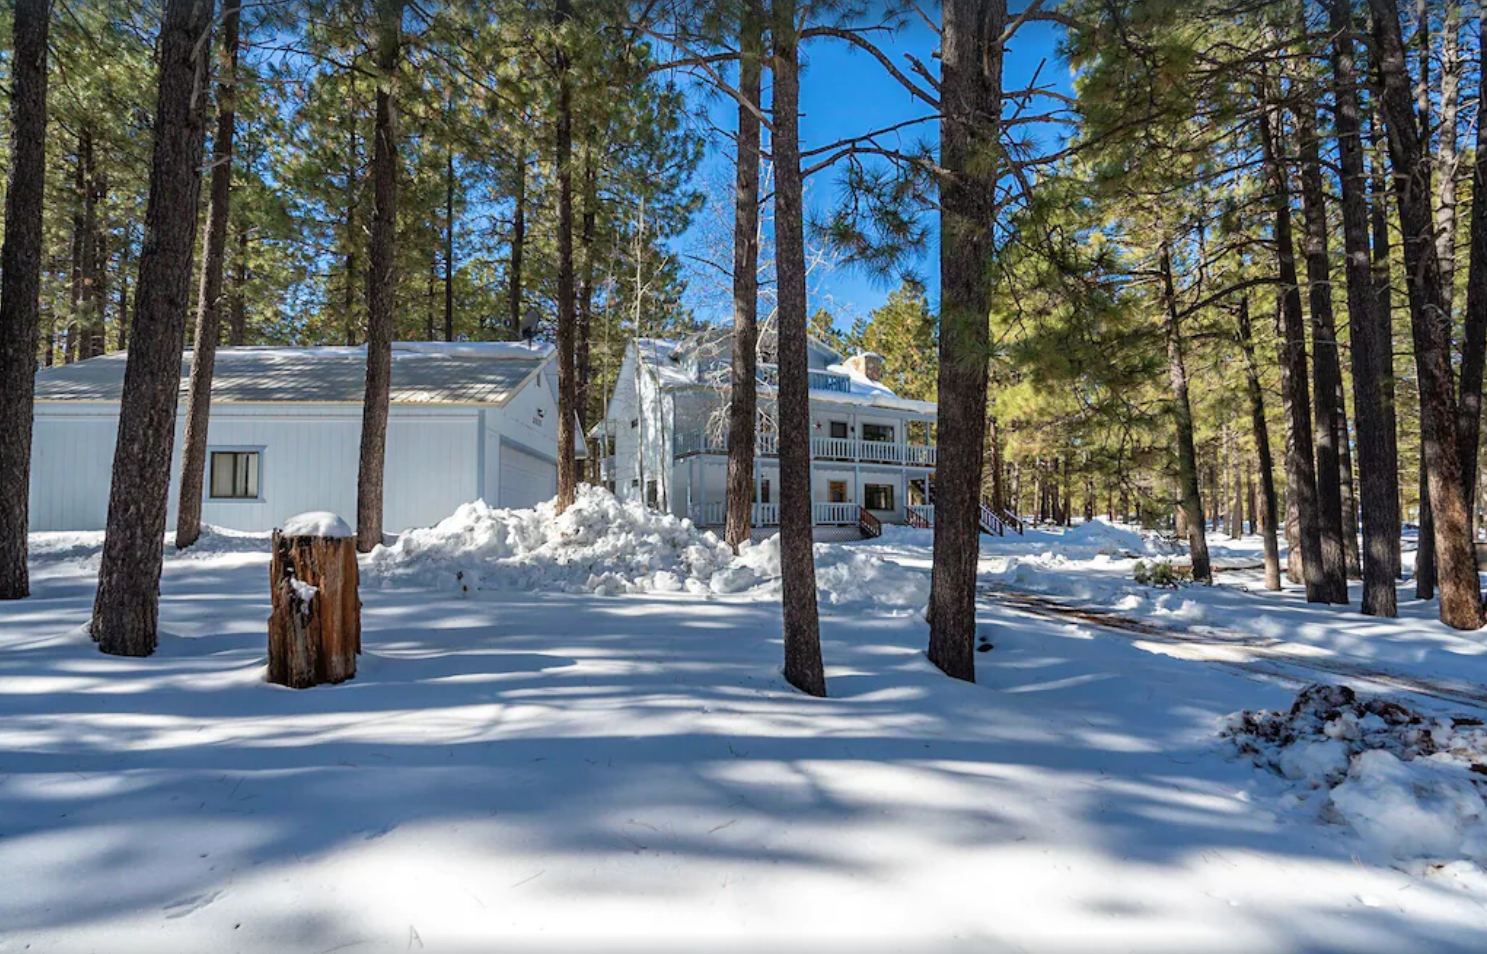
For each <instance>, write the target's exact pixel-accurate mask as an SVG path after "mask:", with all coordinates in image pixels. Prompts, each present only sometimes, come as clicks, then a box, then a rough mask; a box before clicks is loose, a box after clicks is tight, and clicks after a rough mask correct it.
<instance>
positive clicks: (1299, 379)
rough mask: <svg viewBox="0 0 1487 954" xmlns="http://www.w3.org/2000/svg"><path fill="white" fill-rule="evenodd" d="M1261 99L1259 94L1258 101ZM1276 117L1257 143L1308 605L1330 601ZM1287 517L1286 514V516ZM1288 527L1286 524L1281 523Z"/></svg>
mask: <svg viewBox="0 0 1487 954" xmlns="http://www.w3.org/2000/svg"><path fill="white" fill-rule="evenodd" d="M1266 99H1267V97H1265V96H1264V94H1263V93H1262V97H1261V102H1262V103H1264V102H1265V101H1266ZM1276 118H1277V117H1276V115H1275V114H1273V112H1272V108H1271V107H1269V106H1266V107H1265V108H1264V109H1263V110H1262V112H1261V115H1260V124H1259V128H1260V144H1261V150H1262V152H1263V155H1264V162H1265V168H1266V172H1267V173H1268V175H1269V178H1270V200H1271V204H1272V209H1273V214H1274V216H1275V245H1276V266H1277V271H1278V277H1279V278H1280V285H1281V290H1280V296H1281V301H1280V305H1281V308H1280V319H1281V321H1282V326H1281V328H1280V337H1281V341H1282V343H1283V344H1282V351H1281V355H1282V357H1281V388H1282V390H1283V391H1284V392H1285V394H1286V402H1285V403H1286V414H1287V419H1288V420H1287V423H1288V425H1289V426H1288V428H1287V440H1286V488H1287V490H1286V493H1287V495H1288V505H1287V509H1289V505H1290V503H1292V502H1294V504H1295V507H1296V517H1297V536H1298V538H1299V539H1298V543H1299V545H1300V546H1299V549H1300V551H1301V573H1302V577H1303V579H1304V580H1305V582H1306V600H1307V602H1308V603H1326V602H1329V601H1330V600H1331V594H1330V593H1329V591H1328V588H1327V584H1326V580H1325V576H1324V571H1323V564H1322V543H1321V534H1320V524H1319V520H1318V515H1317V476H1316V470H1315V467H1314V464H1313V459H1312V448H1313V445H1312V433H1311V414H1310V411H1311V397H1310V393H1309V389H1308V387H1307V380H1306V321H1305V319H1304V318H1303V316H1302V311H1301V288H1300V283H1299V279H1298V277H1297V274H1296V247H1295V244H1294V237H1293V235H1292V231H1291V199H1290V190H1289V187H1288V186H1287V184H1286V169H1285V165H1284V162H1283V160H1282V159H1281V153H1280V150H1279V148H1278V145H1277V142H1276V129H1275V126H1274V125H1273V123H1274V121H1275V119H1276ZM1288 516H1289V515H1288ZM1287 522H1289V520H1288V521H1287Z"/></svg>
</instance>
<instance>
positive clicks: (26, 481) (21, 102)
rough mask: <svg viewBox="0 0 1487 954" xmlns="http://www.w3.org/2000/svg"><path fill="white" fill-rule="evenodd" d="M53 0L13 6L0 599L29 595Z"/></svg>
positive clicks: (0, 426) (3, 269)
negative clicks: (49, 52) (35, 405)
mask: <svg viewBox="0 0 1487 954" xmlns="http://www.w3.org/2000/svg"><path fill="white" fill-rule="evenodd" d="M50 20H51V0H16V2H15V6H14V8H13V11H12V14H11V36H12V39H13V44H12V46H11V59H10V64H11V68H10V169H9V172H8V174H7V176H6V186H5V241H4V246H3V248H0V434H4V435H5V439H4V440H0V599H4V600H18V599H22V598H24V597H26V596H29V595H30V592H31V581H30V575H29V573H28V571H27V568H26V557H27V539H28V538H27V533H28V532H29V530H30V495H31V423H32V413H33V409H34V398H35V393H36V390H35V388H36V336H37V329H38V327H39V319H40V311H41V302H40V298H41V238H42V195H43V193H44V192H45V191H46V87H47V73H46V53H47V33H48V27H49V25H50Z"/></svg>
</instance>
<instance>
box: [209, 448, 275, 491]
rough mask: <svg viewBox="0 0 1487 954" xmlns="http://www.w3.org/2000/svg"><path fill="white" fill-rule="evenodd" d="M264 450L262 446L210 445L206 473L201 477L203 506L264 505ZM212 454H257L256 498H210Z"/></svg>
mask: <svg viewBox="0 0 1487 954" xmlns="http://www.w3.org/2000/svg"><path fill="white" fill-rule="evenodd" d="M265 451H266V448H265V447H264V445H262V444H258V445H252V444H221V445H216V444H210V445H208V446H207V466H206V473H205V474H204V475H202V476H203V477H204V478H205V479H203V480H202V482H201V484H202V486H201V493H202V498H201V500H202V503H204V504H252V503H264V502H265V500H266V498H265V497H264V493H263V473H264V471H263V459H264V457H265V456H266V454H265ZM213 454H257V455H258V496H256V497H214V496H212V455H213Z"/></svg>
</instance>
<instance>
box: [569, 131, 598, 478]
mask: <svg viewBox="0 0 1487 954" xmlns="http://www.w3.org/2000/svg"><path fill="white" fill-rule="evenodd" d="M598 227H599V170H598V168H597V167H596V165H595V161H594V149H593V148H592V147H587V148H585V149H584V155H583V216H582V218H581V219H580V221H579V229H578V267H579V271H578V315H577V319H576V325H577V326H576V328H575V329H574V337H575V338H576V339H577V340H576V341H575V342H574V352H573V373H574V378H575V381H576V383H575V385H574V389H575V392H576V393H575V395H574V403H575V405H577V408H578V437H579V439H580V440H582V441H583V442H584V444H585V446H587V447H589V452H588V460H589V461H590V462H591V464H592V465H593V469H592V474H593V480H594V482H596V483H597V482H598V480H599V449H598V448H597V447H596V446H592V445H589V443H588V436H589V401H590V398H591V391H590V380H589V379H590V376H591V374H592V372H593V341H592V338H593V333H594V258H595V252H594V241H595V238H596V232H597V230H598Z"/></svg>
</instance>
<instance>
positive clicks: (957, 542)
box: [929, 0, 1007, 682]
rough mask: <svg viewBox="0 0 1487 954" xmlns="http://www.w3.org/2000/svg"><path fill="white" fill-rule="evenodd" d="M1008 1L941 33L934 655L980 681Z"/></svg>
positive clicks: (951, 11)
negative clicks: (985, 470) (980, 591)
mask: <svg viewBox="0 0 1487 954" xmlns="http://www.w3.org/2000/svg"><path fill="white" fill-rule="evenodd" d="M1006 27H1007V4H1006V0H946V2H945V4H944V13H943V20H942V23H941V32H940V63H941V77H940V159H939V166H940V168H941V169H942V170H944V171H943V172H942V173H941V176H940V183H939V187H940V376H939V416H938V421H937V430H938V435H939V436H938V445H939V450H938V458H937V462H936V468H935V527H934V534H935V537H934V568H933V571H932V573H931V589H930V605H929V627H930V628H929V659H930V661H931V662H933V663H934V664H935V665H936V666H938V667H939V668H940V669H941V670H943V671H944V672H945V673H946V674H947V675H950V676H953V677H955V678H957V679H964V680H966V681H968V682H975V681H976V662H975V644H976V566H977V561H978V560H979V555H980V552H981V547H980V537H981V525H980V508H981V466H982V457H983V456H984V451H985V447H984V445H985V439H986V397H987V366H986V363H987V359H988V357H989V352H990V337H989V330H988V321H989V312H990V308H991V291H992V288H991V263H992V260H993V258H994V255H995V251H996V249H995V241H996V213H997V205H996V195H997V178H998V169H999V168H1002V162H1001V161H1000V159H999V158H998V156H999V155H1000V150H1001V143H1000V136H1001V116H1002V54H1003V52H1004V42H1005V41H1004V38H1003V36H1002V33H1003V31H1004V30H1005V29H1006Z"/></svg>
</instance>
